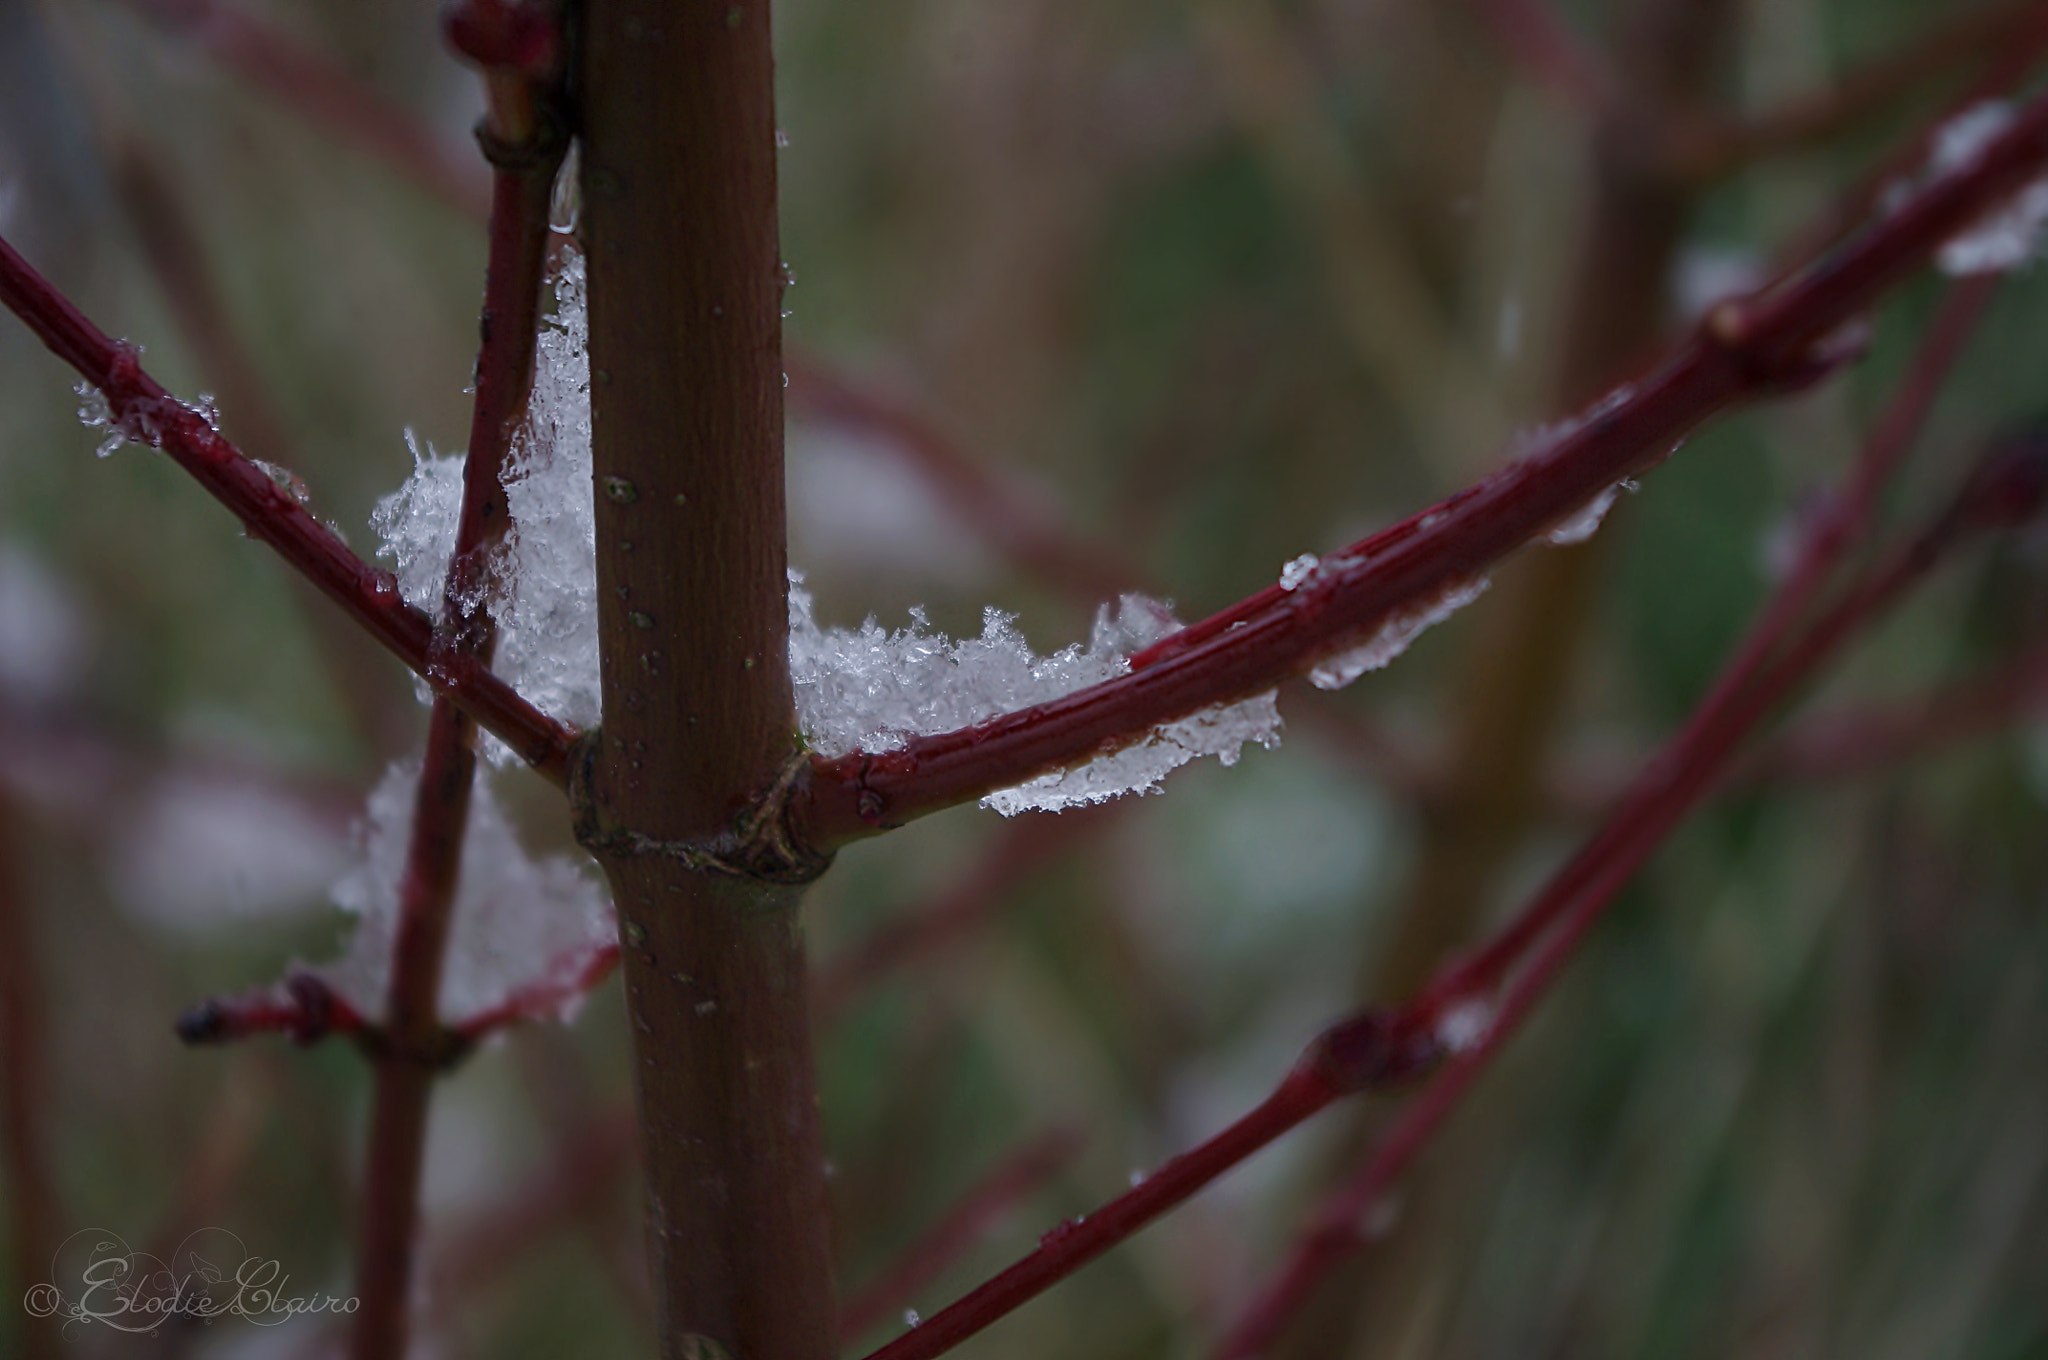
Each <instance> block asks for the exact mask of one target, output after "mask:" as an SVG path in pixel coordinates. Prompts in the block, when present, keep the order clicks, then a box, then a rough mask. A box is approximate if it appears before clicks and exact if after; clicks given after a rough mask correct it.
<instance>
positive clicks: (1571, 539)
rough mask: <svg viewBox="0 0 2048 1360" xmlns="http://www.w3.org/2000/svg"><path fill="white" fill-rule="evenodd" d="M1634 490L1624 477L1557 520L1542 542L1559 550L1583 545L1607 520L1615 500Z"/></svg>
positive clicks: (1632, 485)
mask: <svg viewBox="0 0 2048 1360" xmlns="http://www.w3.org/2000/svg"><path fill="white" fill-rule="evenodd" d="M1635 489H1636V484H1635V483H1634V482H1632V481H1630V480H1629V479H1628V478H1626V477H1624V478H1622V479H1621V480H1620V481H1618V482H1616V483H1615V484H1614V485H1613V486H1610V487H1608V488H1607V489H1606V490H1605V491H1603V492H1601V493H1600V494H1599V495H1597V496H1595V497H1593V499H1592V500H1589V501H1587V502H1586V503H1585V504H1584V505H1582V506H1580V507H1579V508H1578V509H1577V510H1574V511H1573V512H1572V513H1571V514H1569V515H1566V516H1565V517H1564V518H1563V519H1561V520H1559V521H1558V522H1557V523H1556V524H1555V525H1553V526H1552V527H1551V530H1550V532H1549V533H1547V534H1545V535H1544V536H1543V538H1544V541H1545V542H1548V543H1552V544H1555V545H1556V546H1558V547H1561V548H1562V547H1568V546H1569V545H1571V544H1573V543H1584V542H1585V541H1586V540H1587V539H1589V538H1591V537H1592V536H1593V534H1594V533H1595V532H1596V531H1597V530H1598V529H1599V528H1600V524H1601V521H1603V520H1605V519H1606V518H1607V512H1608V511H1609V510H1612V509H1613V508H1614V501H1615V498H1616V497H1618V496H1620V495H1621V493H1622V492H1624V491H1628V492H1633V491H1634V490H1635Z"/></svg>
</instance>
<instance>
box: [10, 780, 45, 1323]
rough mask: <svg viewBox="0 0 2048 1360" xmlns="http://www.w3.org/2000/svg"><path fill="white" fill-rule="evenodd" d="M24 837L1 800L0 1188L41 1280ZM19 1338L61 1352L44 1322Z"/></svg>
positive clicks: (18, 1241)
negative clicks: (22, 854)
mask: <svg viewBox="0 0 2048 1360" xmlns="http://www.w3.org/2000/svg"><path fill="white" fill-rule="evenodd" d="M20 839H21V822H20V809H19V808H18V807H17V806H16V804H15V802H14V800H13V799H12V798H5V797H0V1185H5V1186H6V1187H7V1205H8V1209H7V1225H6V1232H7V1254H8V1256H9V1258H10V1259H11V1260H13V1262H14V1269H15V1278H16V1279H17V1280H20V1281H24V1282H29V1283H36V1282H40V1281H41V1279H42V1276H41V1273H40V1272H41V1270H42V1268H43V1262H44V1261H45V1260H46V1259H47V1257H48V1254H49V1253H50V1252H52V1251H53V1250H54V1249H55V1248H56V1245H57V1243H56V1238H55V1236H54V1233H55V1230H56V1225H57V1200H56V1181H55V1180H54V1178H53V1177H52V1176H51V1174H50V1163H49V1158H48V1156H47V1154H46V1149H45V1148H44V1145H43V1122H44V1118H45V1116H46V1113H47V1111H48V1109H49V1090H48V1085H47V1082H46V1081H45V1078H44V1053H43V1040H44V1036H43V1032H42V1014H43V1008H42V997H41V995H40V990H39V987H38V972H37V960H38V958H39V957H40V951H39V950H38V948H37V947H36V938H35V929H34V923H33V922H32V921H31V920H30V917H29V912H28V903H29V900H30V898H29V894H28V893H27V892H26V891H25V890H24V889H25V885H24V883H23V881H22V879H23V867H22V864H21V861H20V859H19V857H18V855H17V853H16V847H17V845H18V843H19V841H20ZM21 1336H22V1340H23V1343H24V1345H25V1346H26V1350H25V1351H24V1352H23V1356H24V1360H46V1358H47V1357H49V1356H53V1355H55V1354H56V1353H57V1338H58V1331H57V1326H56V1324H55V1323H54V1322H52V1321H50V1320H48V1319H47V1318H45V1317H36V1316H24V1318H23V1319H22V1331H21Z"/></svg>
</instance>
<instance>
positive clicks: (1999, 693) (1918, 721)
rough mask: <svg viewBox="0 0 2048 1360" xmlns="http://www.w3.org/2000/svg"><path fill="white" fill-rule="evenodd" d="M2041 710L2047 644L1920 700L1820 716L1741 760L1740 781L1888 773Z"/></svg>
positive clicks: (2047, 675) (2046, 699)
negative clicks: (1871, 772)
mask: <svg viewBox="0 0 2048 1360" xmlns="http://www.w3.org/2000/svg"><path fill="white" fill-rule="evenodd" d="M2042 712H2048V647H2043V646H2036V647H2033V648H2031V649H2029V650H2027V651H2025V652H2022V653H2021V654H2020V655H2019V656H2017V657H2015V658H2014V659H2013V660H2011V661H2010V662H2008V663H2007V664H2006V665H2004V666H2002V667H2000V668H1999V669H1998V670H1996V671H1994V672H1992V673H1991V674H1988V675H1980V676H1973V677H1971V678H1970V679H1967V680H1962V681H1958V682H1957V683H1955V684H1953V685H1950V686H1947V687H1945V688H1942V689H1938V690H1935V691H1934V692H1932V693H1930V694H1924V695H1921V696H1919V697H1918V698H1915V699H1911V700H1907V701H1904V702H1901V703H1898V704H1895V705H1892V706H1889V707H1875V706H1873V707H1870V708H1861V709H1852V710H1849V711H1847V712H1840V713H1827V714H1817V715H1815V716H1814V717H1812V718H1810V719H1808V720H1806V721H1805V722H1802V723H1800V724H1799V725H1798V726H1797V727H1794V728H1793V729H1791V730H1790V731H1788V732H1786V733H1784V734H1783V735H1782V736H1781V737H1780V738H1779V739H1777V740H1776V741H1773V742H1771V743H1770V744H1768V745H1766V746H1764V747H1763V748H1761V749H1760V750H1758V751H1757V752H1756V753H1755V755H1754V757H1753V758H1751V759H1748V760H1745V761H1743V762H1742V768H1741V770H1740V772H1739V773H1738V774H1737V775H1736V778H1738V779H1740V780H1741V781H1742V782H1744V783H1746V784H1747V783H1756V784H1772V783H1778V782H1780V781H1784V780H1807V781H1820V780H1829V779H1841V778H1845V777H1847V776H1849V775H1854V774H1861V773H1864V772H1866V771H1870V770H1882V769H1888V768H1890V767H1891V766H1893V765H1896V764H1897V763H1899V762H1900V761H1902V760H1909V759H1911V758H1913V757H1915V756H1919V755H1923V754H1925V753H1927V752H1929V751H1938V750H1944V749H1946V748H1948V747H1950V746H1954V745H1956V744H1958V743H1960V742H1965V741H1970V740H1972V739H1974V738H1977V737H1981V736H1986V735H1988V734H1990V733H1993V732H1997V731H1999V730H2001V729H2002V728H2004V727H2006V726H2008V725H2009V724H2011V723H2012V722H2013V721H2014V720H2015V719H2017V718H2020V717H2023V716H2025V715H2027V714H2034V713H2042Z"/></svg>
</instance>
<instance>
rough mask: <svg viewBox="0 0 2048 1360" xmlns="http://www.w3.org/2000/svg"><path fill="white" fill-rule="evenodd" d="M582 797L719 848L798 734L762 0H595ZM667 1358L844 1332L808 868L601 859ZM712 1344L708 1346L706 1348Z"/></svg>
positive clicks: (653, 831) (775, 1358)
mask: <svg viewBox="0 0 2048 1360" xmlns="http://www.w3.org/2000/svg"><path fill="white" fill-rule="evenodd" d="M582 60H583V70H582V82H581V89H582V99H583V105H582V112H583V133H584V139H585V140H584V156H583V189H584V223H585V233H586V248H587V254H588V265H589V271H590V356H591V396H592V406H593V411H594V421H595V427H594V445H595V448H594V451H595V458H596V476H597V510H598V514H597V535H598V586H599V590H598V597H599V602H600V614H599V622H600V638H601V645H602V648H603V657H604V667H603V673H604V713H605V721H604V728H603V731H602V733H601V735H600V737H599V738H598V739H597V740H598V741H599V743H600V744H599V745H598V746H597V747H596V748H595V749H594V750H592V751H591V752H590V753H589V754H590V757H591V759H592V761H593V769H592V771H591V785H590V789H591V793H592V796H593V798H594V800H595V804H596V811H597V814H598V815H599V816H600V817H601V818H603V819H605V820H608V821H610V822H612V823H613V824H615V825H617V826H620V827H623V828H626V829H628V830H630V831H632V832H637V833H639V834H640V835H641V836H644V837H652V838H658V839H661V840H667V841H677V840H690V841H697V842H702V843H705V844H707V845H712V846H715V845H716V844H717V843H718V842H719V840H720V838H721V836H722V835H723V833H725V832H726V831H727V829H728V828H729V827H730V826H731V825H732V822H733V819H734V817H735V815H736V814H737V813H738V812H739V811H740V810H741V809H742V808H743V807H744V806H745V803H746V800H747V799H748V797H749V795H751V794H755V793H758V792H759V791H760V790H762V789H763V788H764V787H766V786H767V785H769V784H770V783H771V782H772V781H773V780H774V778H775V776H776V773H777V771H778V770H779V769H781V768H782V767H783V766H784V764H785V763H786V762H787V761H789V760H790V759H791V757H792V755H793V753H794V751H795V745H794V724H793V717H792V709H791V701H790V683H789V664H788V635H787V630H788V613H787V580H786V575H785V571H786V566H785V547H784V537H783V482H782V383H783V379H782V364H781V320H780V315H779V308H780V302H781V293H782V287H783V282H782V275H781V271H780V256H779V250H778V241H777V226H776V199H775V117H774V88H773V58H772V53H771V49H770V43H769V13H768V4H767V0H739V2H738V3H725V2H724V0H719V2H717V3H705V2H704V0H692V2H691V3H685V4H677V3H672V2H671V0H587V3H586V5H585V8H584V12H583V42H582ZM605 867H606V871H607V873H608V874H609V875H610V878H611V882H612V887H613V896H614V900H615V901H616V902H617V904H618V908H619V913H620V916H621V918H622V929H623V932H624V940H625V950H624V963H625V982H626V1000H627V1005H628V1008H629V1009H630V1011H631V1013H632V1017H633V1031H634V1033H633V1040H634V1044H635V1048H636V1054H635V1078H636V1088H637V1093H638V1100H639V1108H640V1124H641V1130H642V1140H643V1147H644V1154H645V1160H646V1166H647V1195H648V1206H647V1209H648V1247H649V1257H650V1260H651V1265H652V1270H653V1275H654V1285H655V1292H656V1296H657V1325H658V1330H659V1332H660V1336H661V1346H662V1353H663V1354H664V1355H665V1356H670V1357H680V1356H683V1355H691V1356H700V1355H704V1354H718V1353H721V1352H722V1353H724V1354H728V1355H732V1356H738V1357H744V1358H745V1360H819V1358H820V1357H824V1356H829V1355H831V1354H832V1353H833V1352H834V1351H835V1350H836V1348H837V1343H836V1337H835V1335H834V1326H833V1307H832V1290H831V1268H830V1255H829V1243H828V1236H827V1218H826V1197H825V1183H824V1175H823V1163H822V1155H821V1150H820V1143H819V1132H818V1122H817V1108H816V1095H815V1090H814V1086H813V1083H812V1079H811V1057H810V1034H809V1016H808V1009H807V988H806V985H805V973H804V954H803V946H802V941H801V938H800V936H799V934H798V928H797V917H796V912H797V902H798V894H797V893H796V892H795V891H793V890H791V889H789V888H784V887H775V886H770V885H768V884H764V883H760V882H757V881H755V880H753V879H750V878H746V877H742V876H737V875H714V874H706V873H700V872H696V871H693V870H691V869H689V868H687V867H686V866H685V865H684V863H683V862H682V861H681V860H680V859H678V858H673V857H670V856H666V855H661V854H653V855H643V856H641V857H638V858H633V857H627V856H625V855H622V854H611V855H609V856H608V858H607V861H606V866H605ZM713 1347H715V1348H716V1349H712V1348H713Z"/></svg>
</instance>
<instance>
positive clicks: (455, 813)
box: [350, 699, 476, 1360]
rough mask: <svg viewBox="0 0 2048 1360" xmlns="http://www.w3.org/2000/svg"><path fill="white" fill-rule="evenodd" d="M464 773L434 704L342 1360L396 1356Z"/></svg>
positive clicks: (468, 760)
mask: <svg viewBox="0 0 2048 1360" xmlns="http://www.w3.org/2000/svg"><path fill="white" fill-rule="evenodd" d="M475 775H476V728H475V725H474V724H473V723H471V722H470V721H469V719H468V718H466V717H465V716H463V714H462V712H461V710H460V709H457V708H456V707H455V706H454V705H452V704H450V703H448V702H447V701H446V700H442V699H436V700H435V701H434V708H433V714H432V716H431V718H430V719H429V722H428V728H427V754H426V758H425V760H424V761H423V762H422V764H421V766H420V783H419V793H418V797H417V800H416V801H415V803H414V807H413V823H412V839H411V843H410V844H409V845H408V846H407V847H406V856H405V872H404V876H403V877H402V878H401V879H400V880H399V899H398V900H399V908H398V930H397V937H396V938H395V939H394V940H393V942H392V949H391V987H390V993H389V999H388V1002H387V1006H386V1011H385V1018H384V1037H385V1040H386V1042H385V1043H383V1044H382V1045H380V1046H379V1051H378V1057H377V1084H376V1095H375V1098H374V1102H373V1105H372V1108H371V1115H370V1144H369V1151H368V1153H367V1156H366V1161H367V1171H366V1174H365V1175H364V1178H363V1194H362V1219H361V1224H360V1229H359V1231H358V1234H357V1239H356V1297H357V1298H358V1299H360V1300H361V1304H362V1306H361V1308H360V1310H359V1311H358V1312H357V1314H356V1319H355V1331H354V1333H353V1336H352V1339H351V1343H350V1344H351V1348H350V1353H351V1355H352V1356H353V1357H354V1360H389V1357H395V1356H402V1355H404V1354H405V1336H406V1324H407V1320H408V1315H409V1313H410V1309H411V1303H412V1263H413V1248H414V1238H415V1236H416V1235H417V1230H418V1226H419V1188H420V1167H421V1163H422V1160H423V1157H424V1154H425V1151H426V1137H427V1102H428V1099H429V1098H430V1096H431V1094H432V1091H433V1084H434V1080H435V1078H436V1077H437V1076H438V1075H439V1069H438V1067H437V1065H436V1064H435V1063H434V1062H433V1061H431V1059H430V1058H429V1057H428V1054H429V1053H430V1052H431V1049H432V1043H433V1039H434V1037H435V1034H436V1031H437V1029H438V1024H439V1021H438V1012H437V1009H436V1005H435V1002H436V999H437V997H438V996H439V993H440V989H441V964H442V960H443V958H444V957H445V955H446V952H447V943H448V931H449V926H450V924H451V919H452V915H453V908H454V903H455V890H456V887H457V883H458V880H459V877H460V873H461V867H462V842H463V835H464V832H465V831H466V830H467V829H468V826H469V804H470V792H471V789H472V786H473V784H474V781H475Z"/></svg>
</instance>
